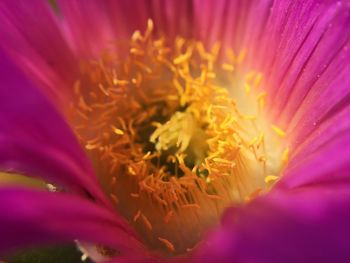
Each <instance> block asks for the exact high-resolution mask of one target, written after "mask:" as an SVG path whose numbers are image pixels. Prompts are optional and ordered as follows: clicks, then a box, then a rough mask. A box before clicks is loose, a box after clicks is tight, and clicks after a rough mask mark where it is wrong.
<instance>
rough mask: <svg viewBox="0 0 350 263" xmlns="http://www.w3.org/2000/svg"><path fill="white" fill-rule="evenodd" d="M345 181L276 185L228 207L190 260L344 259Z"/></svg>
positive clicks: (349, 256)
mask: <svg viewBox="0 0 350 263" xmlns="http://www.w3.org/2000/svg"><path fill="white" fill-rule="evenodd" d="M349 206H350V191H349V187H348V185H347V186H344V185H343V186H342V185H333V187H328V186H326V187H321V186H320V187H309V188H301V189H299V190H293V191H275V192H273V193H271V194H269V195H268V196H266V197H263V198H259V199H256V200H255V201H253V202H252V203H251V204H249V205H247V206H244V207H240V208H232V209H231V210H230V211H228V212H227V214H226V216H225V217H224V220H223V223H222V226H221V227H220V228H218V229H216V230H214V231H213V232H212V233H211V234H210V235H209V236H208V238H207V239H206V241H205V242H204V243H203V244H202V245H201V247H200V248H199V249H198V251H197V252H196V253H195V256H194V258H193V259H192V262H203V263H205V262H213V260H215V262H222V263H225V262H237V263H241V262H259V263H265V262H266V263H270V262H274V263H279V262H281V263H282V262H283V263H288V262H290V263H298V262H300V263H303V262H349V261H350V252H349V249H348V243H349V242H348V237H349V235H350V229H349V227H348V221H349V217H350V210H349V209H348V208H349Z"/></svg>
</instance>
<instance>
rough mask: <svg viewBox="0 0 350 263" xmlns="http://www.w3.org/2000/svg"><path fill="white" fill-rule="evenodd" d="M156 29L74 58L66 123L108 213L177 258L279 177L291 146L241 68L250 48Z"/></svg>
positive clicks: (254, 75)
mask: <svg viewBox="0 0 350 263" xmlns="http://www.w3.org/2000/svg"><path fill="white" fill-rule="evenodd" d="M153 28H154V24H153V22H152V21H151V20H149V21H148V23H147V29H146V31H145V32H144V33H141V31H136V32H135V33H134V34H133V35H132V37H131V40H129V42H128V44H127V45H126V44H125V43H124V42H123V43H122V44H121V43H120V44H118V43H117V44H113V45H116V46H113V47H112V48H110V49H106V50H105V51H103V54H101V56H100V57H99V58H97V59H95V60H91V61H83V62H82V63H81V78H80V79H79V80H77V81H76V83H75V85H74V94H75V100H74V101H73V102H72V110H71V123H72V124H73V127H74V130H75V132H76V134H77V136H78V138H79V140H80V142H81V144H82V146H83V147H84V148H85V150H86V151H87V153H88V155H89V156H90V157H91V160H92V161H93V163H94V166H95V170H96V173H97V174H98V177H99V180H100V182H101V184H102V186H103V188H104V190H105V192H106V195H107V196H108V197H109V198H110V200H111V202H112V203H113V204H114V205H115V209H116V210H117V211H118V212H119V213H120V214H121V215H123V216H124V217H125V218H126V220H128V221H129V223H130V225H132V226H133V227H134V228H135V230H136V231H137V232H138V234H139V235H140V237H141V238H142V239H143V240H144V242H145V244H146V245H147V246H149V248H151V249H154V250H155V251H158V252H162V253H164V254H167V255H175V254H183V253H186V252H187V251H190V250H191V249H192V248H193V247H195V246H196V245H197V243H198V242H200V240H201V237H202V236H203V235H204V234H205V231H206V230H207V229H208V228H209V227H211V226H213V225H215V224H216V223H217V222H218V221H219V219H220V216H221V214H222V212H223V211H224V210H225V208H227V207H228V206H230V205H233V204H235V205H238V204H243V203H244V202H247V201H250V200H252V199H254V198H256V197H257V196H259V195H261V194H264V193H265V192H266V191H268V190H269V189H270V188H271V187H272V186H273V185H274V184H275V183H276V182H278V179H279V175H280V174H281V170H282V169H283V167H284V165H285V163H286V162H288V154H289V148H288V147H287V146H286V143H285V142H284V140H285V138H286V132H285V131H283V130H282V129H281V128H279V127H278V126H277V125H275V124H274V125H272V124H271V123H270V122H269V121H268V118H267V117H266V114H265V111H264V109H265V108H266V105H267V98H268V93H267V92H266V91H265V90H264V85H263V80H264V76H263V74H262V73H260V72H259V71H258V70H256V69H252V70H246V71H242V70H241V69H240V67H241V65H242V64H244V62H245V59H246V57H247V54H248V52H249V50H247V49H243V50H241V51H238V52H234V51H233V50H226V51H225V50H221V49H222V47H221V45H220V43H215V44H214V45H213V46H212V47H206V46H205V45H204V44H203V43H202V42H199V41H195V40H188V39H185V38H182V37H177V38H176V39H175V40H174V41H171V42H169V40H168V39H166V38H165V37H163V36H160V37H157V38H156V37H155V36H154V33H153ZM115 50H118V52H115ZM222 54H227V58H225V59H223V58H221V56H222Z"/></svg>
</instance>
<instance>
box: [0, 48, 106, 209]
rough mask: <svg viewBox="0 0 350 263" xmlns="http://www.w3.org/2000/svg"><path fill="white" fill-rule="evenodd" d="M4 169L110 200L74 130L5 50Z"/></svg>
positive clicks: (0, 115) (0, 78) (0, 129)
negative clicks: (10, 59) (104, 192)
mask: <svg viewBox="0 0 350 263" xmlns="http://www.w3.org/2000/svg"><path fill="white" fill-rule="evenodd" d="M0 61H1V62H0V83H1V87H0V96H1V103H0V145H1V147H0V169H1V170H3V171H10V172H19V173H24V174H26V175H29V176H35V177H41V178H43V179H44V180H47V181H49V182H55V183H60V184H64V186H65V187H67V188H69V189H71V190H78V191H81V192H85V191H88V192H89V193H90V195H92V196H94V197H95V198H97V199H99V200H101V201H102V200H103V201H104V202H106V201H105V197H104V194H103V193H102V190H101V189H100V187H99V184H98V182H97V179H96V177H95V175H94V172H93V170H92V167H91V164H90V162H89V160H88V159H87V157H86V156H85V154H84V153H83V151H82V149H81V147H80V146H79V144H78V142H77V141H76V138H75V137H74V135H73V134H72V132H71V130H70V128H69V126H68V125H67V124H66V123H65V121H64V120H63V119H62V118H61V116H60V115H59V114H58V113H57V112H56V111H55V110H54V108H53V107H52V105H50V104H49V103H48V102H47V101H46V100H45V98H44V97H43V96H41V95H40V94H39V93H38V91H37V90H36V88H35V87H34V86H33V84H32V83H30V82H29V81H28V80H27V79H26V78H25V77H24V76H23V75H22V73H21V72H20V71H19V70H18V69H17V68H16V67H15V66H14V65H13V64H12V62H10V61H9V59H8V57H7V56H5V55H4V54H3V53H1V51H0Z"/></svg>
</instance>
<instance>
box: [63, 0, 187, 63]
mask: <svg viewBox="0 0 350 263" xmlns="http://www.w3.org/2000/svg"><path fill="white" fill-rule="evenodd" d="M58 4H59V8H60V10H61V12H62V16H63V19H64V22H65V23H66V33H67V39H69V40H70V43H71V46H72V48H73V49H74V50H75V52H76V53H77V54H79V57H84V58H85V57H91V56H92V57H94V56H97V55H99V54H100V53H101V51H102V50H104V49H105V48H111V46H112V45H111V44H112V43H115V41H116V40H121V39H127V40H128V39H129V38H130V37H131V35H132V33H133V32H134V31H136V30H140V31H142V32H143V31H144V30H145V28H146V25H147V19H149V18H151V19H152V20H153V21H154V25H155V32H157V33H162V34H165V35H166V36H167V37H170V38H174V37H175V36H177V35H181V36H185V37H189V36H191V35H192V32H193V31H194V30H193V25H192V16H193V14H192V3H191V1H187V0H176V1H175V0H169V1H162V0H160V1H159V0H151V1H137V2H132V1H129V0H118V1H114V0H105V1H99V0H90V1H85V2H84V4H81V1H79V0H70V1H64V0H60V1H58Z"/></svg>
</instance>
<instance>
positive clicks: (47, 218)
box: [0, 188, 145, 255]
mask: <svg viewBox="0 0 350 263" xmlns="http://www.w3.org/2000/svg"><path fill="white" fill-rule="evenodd" d="M0 210H1V211H3V213H2V214H1V217H0V235H1V240H0V255H1V254H2V255H3V254H4V253H6V252H8V251H9V250H13V249H15V248H20V247H26V246H33V245H40V244H47V243H57V242H64V241H72V240H76V239H78V240H82V241H89V242H91V243H95V244H103V245H108V246H110V247H111V248H115V249H117V250H118V251H119V252H120V253H121V254H126V253H137V254H139V255H143V254H144V253H145V250H144V248H143V245H142V244H141V242H140V241H138V239H137V238H136V236H135V234H134V233H133V232H132V230H130V227H129V226H128V225H127V223H126V222H124V221H123V220H122V219H121V218H119V217H118V216H117V215H116V214H115V213H113V212H112V211H109V210H107V209H105V208H103V207H101V206H98V205H97V204H95V203H93V202H91V201H88V200H84V199H82V198H80V197H76V196H73V195H70V194H61V193H49V192H40V191H30V190H24V189H19V188H0Z"/></svg>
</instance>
